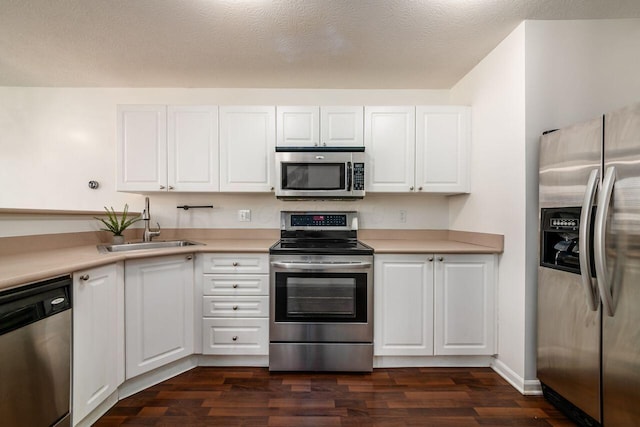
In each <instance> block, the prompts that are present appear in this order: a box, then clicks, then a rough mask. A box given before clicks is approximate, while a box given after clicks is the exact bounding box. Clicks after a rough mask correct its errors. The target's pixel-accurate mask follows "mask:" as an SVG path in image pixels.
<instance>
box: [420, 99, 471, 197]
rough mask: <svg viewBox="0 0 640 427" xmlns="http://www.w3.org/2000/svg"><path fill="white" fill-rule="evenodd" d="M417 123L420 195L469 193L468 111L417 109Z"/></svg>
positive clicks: (441, 108)
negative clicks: (427, 193) (423, 193)
mask: <svg viewBox="0 0 640 427" xmlns="http://www.w3.org/2000/svg"><path fill="white" fill-rule="evenodd" d="M416 122H417V126H416V186H417V189H418V191H423V192H431V193H468V192H469V170H468V168H469V161H468V157H469V141H470V139H471V134H470V133H471V125H470V124H471V123H470V122H471V112H470V109H469V107H458V106H432V107H431V106H430V107H417V108H416Z"/></svg>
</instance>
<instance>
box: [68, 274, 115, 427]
mask: <svg viewBox="0 0 640 427" xmlns="http://www.w3.org/2000/svg"><path fill="white" fill-rule="evenodd" d="M73 300H74V301H73V424H74V425H76V424H77V423H78V422H79V421H81V420H82V419H84V418H85V417H86V416H87V415H88V414H89V413H91V411H93V410H94V409H95V408H96V407H98V405H100V404H101V403H102V402H103V401H104V400H105V399H106V398H107V397H109V395H111V394H112V393H113V392H115V391H116V390H117V388H118V386H119V385H120V384H121V383H122V382H124V284H123V270H122V264H111V265H106V266H102V267H98V268H93V269H89V270H83V271H78V272H75V273H74V274H73Z"/></svg>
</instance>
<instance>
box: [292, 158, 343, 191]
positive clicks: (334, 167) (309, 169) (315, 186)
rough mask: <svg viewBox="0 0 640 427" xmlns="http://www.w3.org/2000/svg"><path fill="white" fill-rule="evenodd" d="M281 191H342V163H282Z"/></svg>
mask: <svg viewBox="0 0 640 427" xmlns="http://www.w3.org/2000/svg"><path fill="white" fill-rule="evenodd" d="M281 165H282V189H283V190H344V189H345V188H346V185H345V165H344V163H282V164H281Z"/></svg>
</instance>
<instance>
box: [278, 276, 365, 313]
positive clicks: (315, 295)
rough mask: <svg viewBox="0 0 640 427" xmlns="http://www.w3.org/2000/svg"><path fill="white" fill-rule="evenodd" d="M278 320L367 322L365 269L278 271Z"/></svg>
mask: <svg viewBox="0 0 640 427" xmlns="http://www.w3.org/2000/svg"><path fill="white" fill-rule="evenodd" d="M275 304H276V307H275V312H276V321H277V322H366V321H367V275H366V274H365V273H349V274H347V275H345V274H338V273H276V298H275Z"/></svg>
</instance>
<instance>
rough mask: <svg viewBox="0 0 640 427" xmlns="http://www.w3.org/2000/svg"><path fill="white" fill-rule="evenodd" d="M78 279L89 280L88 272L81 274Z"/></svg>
mask: <svg viewBox="0 0 640 427" xmlns="http://www.w3.org/2000/svg"><path fill="white" fill-rule="evenodd" d="M80 280H85V281H86V280H89V275H88V274H83V275H82V276H80Z"/></svg>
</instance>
